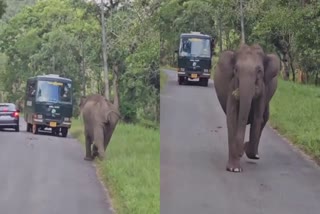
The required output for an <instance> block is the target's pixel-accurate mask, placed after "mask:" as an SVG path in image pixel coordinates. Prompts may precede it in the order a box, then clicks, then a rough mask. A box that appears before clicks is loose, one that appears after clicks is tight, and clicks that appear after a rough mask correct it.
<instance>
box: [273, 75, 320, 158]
mask: <svg viewBox="0 0 320 214" xmlns="http://www.w3.org/2000/svg"><path fill="white" fill-rule="evenodd" d="M319 106H320V88H319V87H315V86H310V85H300V84H296V83H293V82H288V81H284V80H281V79H279V84H278V89H277V91H276V94H275V95H274V97H273V98H272V101H271V103H270V112H271V115H270V123H271V126H272V127H274V128H275V129H276V130H278V131H279V133H280V134H282V135H283V136H285V137H286V138H288V139H289V140H290V141H292V143H293V144H295V145H297V146H298V147H299V148H300V149H302V150H303V151H305V152H306V153H307V154H308V155H311V156H312V157H313V158H315V159H316V161H317V162H318V163H320V161H319V160H320V135H319V130H320V123H319V118H320V111H319Z"/></svg>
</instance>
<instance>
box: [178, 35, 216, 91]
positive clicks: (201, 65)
mask: <svg viewBox="0 0 320 214" xmlns="http://www.w3.org/2000/svg"><path fill="white" fill-rule="evenodd" d="M213 51H214V39H213V38H212V37H211V36H209V35H206V34H202V33H200V32H191V33H182V34H181V35H180V44H179V49H178V50H176V51H175V52H176V53H177V54H178V60H177V61H178V83H179V85H181V84H183V83H186V82H188V81H189V79H199V83H200V84H201V85H203V86H208V81H209V79H210V76H211V72H210V71H211V67H212V62H211V59H212V56H213Z"/></svg>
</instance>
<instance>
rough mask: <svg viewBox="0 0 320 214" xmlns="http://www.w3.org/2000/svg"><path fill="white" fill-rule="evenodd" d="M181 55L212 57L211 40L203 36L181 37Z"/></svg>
mask: <svg viewBox="0 0 320 214" xmlns="http://www.w3.org/2000/svg"><path fill="white" fill-rule="evenodd" d="M180 56H192V57H209V58H210V57H211V53H210V40H209V39H201V38H192V37H190V38H181V41H180Z"/></svg>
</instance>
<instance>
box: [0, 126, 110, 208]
mask: <svg viewBox="0 0 320 214" xmlns="http://www.w3.org/2000/svg"><path fill="white" fill-rule="evenodd" d="M25 126H26V125H25V123H24V122H23V121H22V120H21V123H20V132H19V133H16V132H13V131H12V132H11V131H0V213H1V214H18V213H24V214H44V213H45V214H88V213H92V214H111V213H112V210H111V209H110V205H109V202H108V198H107V197H106V192H105V190H104V189H103V187H102V185H101V183H100V182H99V180H98V178H97V176H96V171H95V168H94V166H93V165H92V163H90V162H86V161H84V160H83V157H84V151H83V150H82V148H81V145H80V144H79V143H78V142H77V141H76V140H74V139H72V138H71V137H67V138H62V137H55V136H49V135H33V134H31V133H27V132H26V131H25V130H26V127H25Z"/></svg>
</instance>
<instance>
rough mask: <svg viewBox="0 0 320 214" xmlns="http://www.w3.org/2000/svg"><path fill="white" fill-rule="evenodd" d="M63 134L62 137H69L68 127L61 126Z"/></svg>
mask: <svg viewBox="0 0 320 214" xmlns="http://www.w3.org/2000/svg"><path fill="white" fill-rule="evenodd" d="M61 134H62V137H67V136H68V128H61Z"/></svg>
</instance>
